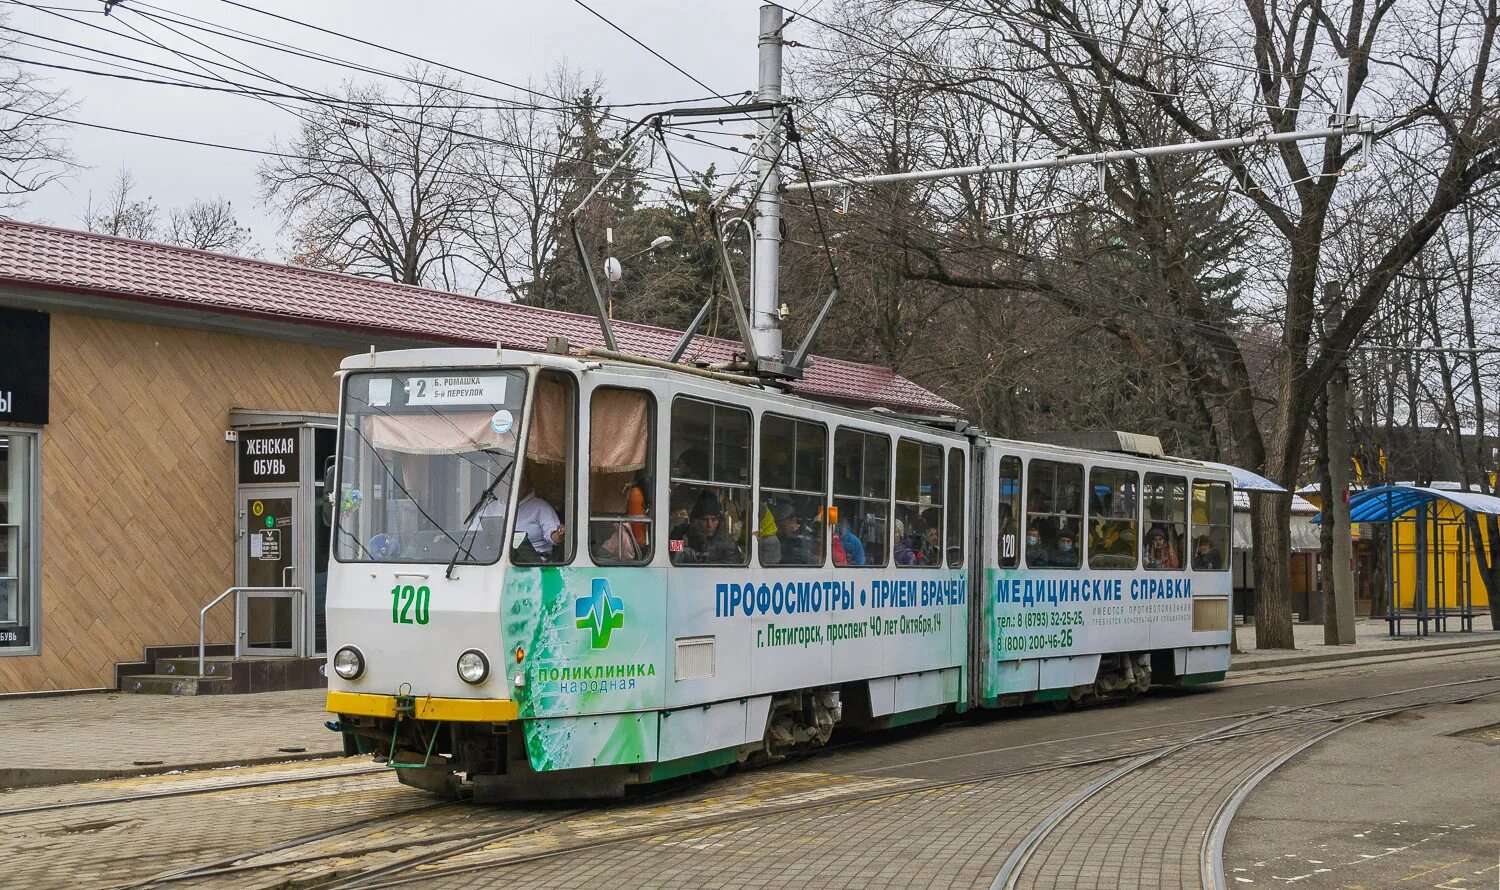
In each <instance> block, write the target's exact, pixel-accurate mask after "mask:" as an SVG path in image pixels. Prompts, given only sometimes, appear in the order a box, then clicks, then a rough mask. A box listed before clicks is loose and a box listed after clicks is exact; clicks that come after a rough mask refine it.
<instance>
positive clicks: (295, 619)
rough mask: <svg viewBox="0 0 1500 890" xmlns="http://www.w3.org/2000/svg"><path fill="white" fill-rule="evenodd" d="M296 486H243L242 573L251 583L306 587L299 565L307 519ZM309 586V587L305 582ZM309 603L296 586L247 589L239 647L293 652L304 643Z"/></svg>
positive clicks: (258, 651)
mask: <svg viewBox="0 0 1500 890" xmlns="http://www.w3.org/2000/svg"><path fill="white" fill-rule="evenodd" d="M294 494H295V491H288V490H287V489H284V488H282V489H266V490H256V489H248V488H241V489H240V498H241V503H240V515H241V516H242V517H244V518H243V520H242V521H243V522H244V527H243V529H242V532H243V534H242V535H241V536H240V554H239V557H240V561H241V562H240V564H241V566H242V567H243V571H242V573H241V577H243V578H244V579H245V585H244V586H246V587H262V588H265V587H269V588H293V587H304V585H303V583H302V579H301V578H300V577H299V574H300V573H299V572H298V567H297V556H298V550H299V549H300V548H299V547H298V544H297V540H298V538H297V536H298V534H300V533H301V532H302V531H303V529H302V519H303V517H299V516H298V515H297V510H296V509H294V508H295V505H296V503H297V498H296V497H294ZM304 589H305V587H304ZM302 605H303V602H302V600H301V599H300V598H298V597H297V595H296V594H295V593H293V592H292V591H291V590H275V591H266V592H263V593H262V592H251V591H243V592H241V593H240V595H239V602H238V604H237V609H238V612H239V614H238V615H237V616H236V618H237V621H236V625H237V627H238V628H239V634H240V639H239V649H240V651H241V652H243V653H244V654H246V655H291V654H294V652H295V651H296V650H299V649H301V648H302V647H301V646H298V645H297V642H298V641H300V640H301V638H302V633H303V615H302V614H301V613H302V612H303V609H302V608H299V607H300V606H302Z"/></svg>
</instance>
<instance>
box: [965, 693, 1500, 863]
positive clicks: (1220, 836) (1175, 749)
mask: <svg viewBox="0 0 1500 890" xmlns="http://www.w3.org/2000/svg"><path fill="white" fill-rule="evenodd" d="M1497 679H1500V678H1496V677H1493V676H1490V677H1481V678H1472V679H1469V680H1462V681H1456V682H1454V683H1442V684H1433V685H1431V686H1424V687H1415V688H1413V689H1405V690H1394V691H1391V692H1385V693H1378V694H1376V695H1371V696H1360V697H1354V698H1349V699H1340V700H1333V701H1327V702H1314V703H1311V704H1307V705H1299V706H1296V707H1289V708H1284V709H1278V710H1276V711H1273V712H1270V713H1266V714H1261V715H1259V716H1253V717H1247V718H1245V719H1242V720H1238V721H1236V722H1234V723H1232V724H1230V725H1229V726H1227V727H1218V728H1216V729H1213V730H1209V731H1208V732H1205V733H1201V734H1199V735H1197V736H1194V737H1193V738H1191V739H1189V740H1187V741H1185V742H1181V743H1176V744H1172V745H1168V746H1165V747H1164V748H1162V749H1161V750H1159V751H1155V752H1151V753H1148V754H1145V755H1143V756H1141V757H1138V758H1136V759H1134V760H1132V761H1131V762H1129V763H1127V764H1125V765H1124V766H1122V767H1121V768H1119V769H1116V770H1113V771H1111V772H1110V773H1108V774H1106V775H1105V776H1102V777H1100V778H1099V779H1096V780H1094V781H1093V782H1091V783H1089V784H1088V785H1086V786H1085V787H1083V788H1081V789H1079V790H1078V791H1075V792H1074V793H1073V794H1072V795H1070V796H1069V797H1068V798H1066V799H1065V800H1063V801H1062V802H1061V803H1059V804H1058V805H1056V806H1055V807H1053V808H1052V809H1051V810H1049V811H1048V813H1047V814H1046V815H1045V816H1043V817H1042V819H1041V820H1040V821H1038V822H1037V824H1036V825H1035V827H1033V829H1032V830H1031V831H1030V832H1029V833H1028V834H1027V835H1026V836H1025V838H1023V839H1022V841H1021V842H1020V843H1019V844H1017V845H1016V846H1015V848H1013V849H1012V851H1011V853H1010V855H1009V856H1007V857H1006V860H1005V862H1004V864H1003V865H1002V866H1001V868H1000V871H999V873H998V874H996V876H995V878H994V880H993V882H992V883H991V885H990V888H991V890H1014V888H1016V887H1017V886H1018V884H1019V883H1020V881H1021V879H1022V878H1023V876H1024V874H1025V870H1026V867H1027V865H1028V864H1029V863H1030V862H1031V861H1032V859H1033V858H1034V857H1035V856H1036V854H1037V853H1038V852H1039V851H1040V850H1041V849H1042V846H1043V845H1044V844H1045V843H1046V842H1047V840H1048V839H1049V838H1050V836H1051V834H1052V832H1053V831H1054V830H1055V829H1057V827H1058V826H1060V825H1062V824H1063V823H1064V822H1066V821H1067V820H1068V819H1069V818H1070V817H1072V816H1074V815H1075V814H1077V813H1079V812H1080V811H1081V810H1082V808H1083V807H1084V806H1085V805H1086V804H1088V803H1089V801H1091V800H1092V799H1094V798H1095V797H1097V796H1098V795H1100V794H1101V793H1102V792H1104V791H1105V790H1106V789H1109V788H1111V787H1112V786H1114V785H1116V784H1117V783H1119V782H1120V781H1121V780H1123V779H1125V778H1127V777H1129V776H1132V775H1134V774H1136V773H1139V772H1140V771H1141V770H1143V769H1145V768H1147V767H1149V766H1151V765H1153V764H1155V763H1158V762H1160V761H1163V760H1165V759H1166V758H1168V757H1171V756H1173V755H1176V754H1178V753H1181V752H1182V751H1184V750H1186V749H1188V748H1190V747H1194V746H1197V745H1202V744H1212V743H1217V742H1224V741H1230V740H1232V739H1236V738H1242V737H1245V736H1252V735H1266V734H1270V733H1276V732H1284V731H1287V730H1291V729H1296V728H1300V727H1306V726H1311V725H1316V724H1318V723H1323V722H1330V721H1331V722H1334V723H1335V725H1334V726H1332V727H1330V728H1328V729H1326V730H1323V731H1321V732H1318V733H1316V734H1314V735H1312V736H1311V737H1309V738H1306V739H1298V740H1297V741H1295V742H1294V743H1293V744H1292V746H1291V747H1289V748H1284V749H1282V750H1281V751H1279V752H1278V753H1276V754H1275V755H1273V756H1272V757H1271V758H1270V759H1269V760H1267V761H1266V762H1265V763H1263V764H1261V766H1260V767H1259V768H1257V769H1256V770H1255V772H1253V773H1252V774H1251V775H1250V776H1249V777H1247V778H1246V779H1244V780H1243V781H1241V782H1240V783H1238V784H1237V785H1236V787H1235V789H1234V790H1233V791H1232V792H1231V794H1230V796H1229V798H1228V799H1227V800H1225V801H1224V802H1223V803H1222V804H1221V805H1220V807H1219V808H1218V810H1217V811H1216V812H1215V814H1214V816H1213V818H1212V819H1211V820H1210V822H1209V826H1208V827H1207V829H1206V830H1205V831H1204V834H1203V840H1202V843H1201V845H1200V850H1199V874H1200V879H1201V880H1202V884H1203V887H1204V888H1205V890H1224V888H1225V877H1224V865H1223V845H1224V840H1225V839H1226V838H1227V836H1228V832H1229V826H1230V823H1231V822H1232V820H1233V818H1234V814H1235V813H1236V812H1237V811H1238V809H1239V807H1240V805H1241V804H1242V803H1243V802H1244V801H1245V800H1246V799H1248V797H1249V795H1250V793H1251V792H1252V791H1253V790H1254V789H1255V787H1256V786H1257V785H1258V784H1259V783H1260V782H1261V781H1263V780H1264V779H1265V778H1266V777H1268V776H1269V775H1271V774H1272V773H1274V772H1275V771H1276V770H1277V769H1279V768H1280V767H1281V766H1282V765H1284V764H1285V763H1287V762H1288V761H1289V760H1291V759H1292V758H1293V757H1295V756H1297V755H1298V754H1300V753H1302V752H1303V751H1305V750H1307V749H1308V748H1311V747H1312V746H1313V745H1316V744H1317V743H1319V742H1321V741H1323V740H1324V739H1327V738H1329V737H1330V736H1333V735H1335V734H1337V733H1339V732H1342V731H1343V730H1345V729H1349V728H1351V727H1353V726H1358V725H1360V724H1362V723H1366V722H1368V721H1370V720H1375V719H1378V718H1381V717H1386V716H1391V715H1393V714H1398V713H1402V712H1405V711H1410V710H1416V709H1419V708H1427V707H1434V706H1438V705H1444V704H1456V703H1460V702H1465V701H1472V700H1474V699H1476V698H1483V697H1488V696H1493V695H1500V689H1494V690H1488V691H1484V692H1468V693H1464V694H1461V695H1456V696H1449V697H1444V698H1436V699H1424V700H1421V701H1416V702H1410V703H1406V704H1398V705H1393V706H1390V707H1383V708H1375V709H1371V710H1368V711H1356V712H1352V713H1330V714H1328V715H1326V716H1323V717H1315V718H1310V719H1302V720H1296V721H1292V722H1288V723H1284V724H1283V725H1279V726H1271V727H1263V728H1259V729H1253V730H1246V729H1243V727H1246V726H1250V725H1253V724H1256V723H1260V722H1262V721H1268V720H1278V719H1280V718H1283V717H1286V716H1288V715H1291V714H1295V713H1297V712H1300V711H1310V710H1317V709H1320V708H1325V707H1329V706H1332V705H1337V704H1346V703H1348V702H1352V701H1368V700H1373V699H1377V698H1386V697H1393V696H1397V695H1407V694H1411V693H1414V692H1423V691H1428V690H1431V689H1443V688H1451V687H1457V686H1469V685H1473V684H1476V683H1484V682H1494V681H1495V680H1497Z"/></svg>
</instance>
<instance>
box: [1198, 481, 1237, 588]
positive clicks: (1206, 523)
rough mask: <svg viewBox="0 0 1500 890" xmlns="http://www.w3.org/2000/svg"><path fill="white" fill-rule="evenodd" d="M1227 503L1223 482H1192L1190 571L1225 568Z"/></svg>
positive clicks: (1227, 559) (1225, 488)
mask: <svg viewBox="0 0 1500 890" xmlns="http://www.w3.org/2000/svg"><path fill="white" fill-rule="evenodd" d="M1231 504H1232V501H1231V498H1230V494H1229V486H1228V485H1227V484H1225V483H1223V482H1200V481H1194V482H1193V533H1192V534H1193V548H1192V553H1191V556H1190V559H1191V564H1192V567H1193V571H1195V572H1223V571H1228V569H1229V513H1230V506H1231Z"/></svg>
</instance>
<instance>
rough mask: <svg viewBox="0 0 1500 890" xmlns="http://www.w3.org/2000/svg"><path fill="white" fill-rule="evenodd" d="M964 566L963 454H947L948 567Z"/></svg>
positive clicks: (957, 451) (954, 452) (958, 451)
mask: <svg viewBox="0 0 1500 890" xmlns="http://www.w3.org/2000/svg"><path fill="white" fill-rule="evenodd" d="M963 564H964V453H963V450H962V449H959V448H954V449H951V450H949V452H948V565H949V566H950V567H951V568H958V567H960V566H962V565H963Z"/></svg>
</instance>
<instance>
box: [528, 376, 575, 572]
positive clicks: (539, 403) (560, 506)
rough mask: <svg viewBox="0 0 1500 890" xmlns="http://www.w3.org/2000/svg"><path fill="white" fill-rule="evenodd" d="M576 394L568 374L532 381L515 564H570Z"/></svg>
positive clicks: (540, 377) (539, 377)
mask: <svg viewBox="0 0 1500 890" xmlns="http://www.w3.org/2000/svg"><path fill="white" fill-rule="evenodd" d="M577 418H578V391H577V384H576V383H575V382H574V380H573V377H572V375H571V374H563V373H560V372H557V371H543V372H542V373H541V374H540V375H538V377H537V381H536V396H535V404H534V405H533V407H532V410H531V431H530V432H529V433H528V434H527V437H526V461H525V464H524V466H523V468H522V473H521V499H520V500H519V501H517V502H516V521H515V529H514V531H515V534H516V535H517V537H516V538H515V539H513V540H515V541H517V542H519V541H520V538H519V536H520V535H521V534H525V535H526V539H525V542H524V543H518V544H517V546H514V547H513V548H512V550H511V561H512V562H514V563H516V564H517V565H538V564H544V565H562V564H566V563H569V562H572V561H573V541H574V535H573V534H572V533H571V531H570V529H571V526H572V516H573V501H574V491H573V488H574V483H573V480H574V477H575V475H576V474H575V473H574V472H573V466H574V464H573V457H574V450H575V448H576V444H577V438H578V436H577V433H576V428H577Z"/></svg>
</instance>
